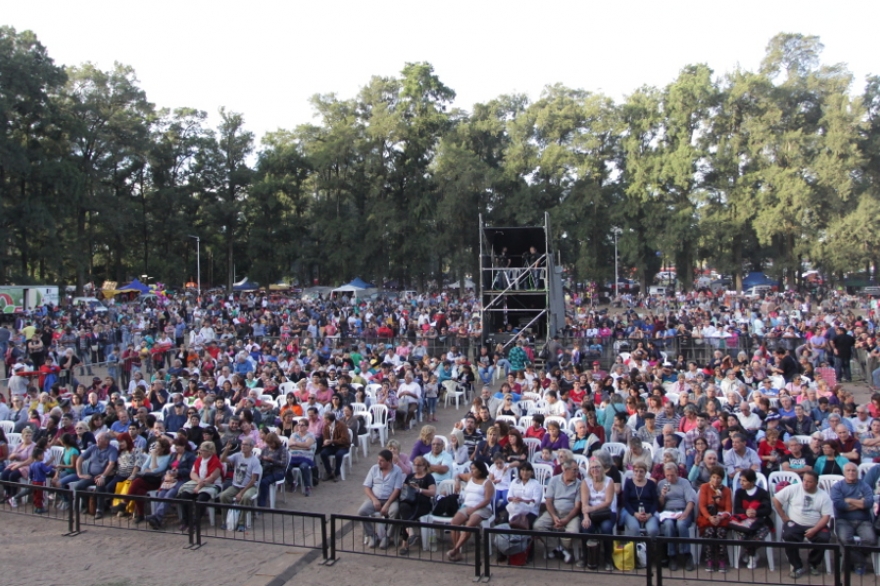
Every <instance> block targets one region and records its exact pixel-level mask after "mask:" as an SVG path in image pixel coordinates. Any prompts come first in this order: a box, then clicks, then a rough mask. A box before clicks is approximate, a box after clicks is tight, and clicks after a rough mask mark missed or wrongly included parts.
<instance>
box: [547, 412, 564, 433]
mask: <svg viewBox="0 0 880 586" xmlns="http://www.w3.org/2000/svg"><path fill="white" fill-rule="evenodd" d="M554 421H555V422H556V424H557V425H559V430H560V431H565V427H566V425H567V424H568V421H566V420H565V417H560V416H559V415H548V416H547V417H545V418H544V427H547V426H548V425H550V423H551V422H554Z"/></svg>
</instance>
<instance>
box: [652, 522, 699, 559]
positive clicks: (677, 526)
mask: <svg viewBox="0 0 880 586" xmlns="http://www.w3.org/2000/svg"><path fill="white" fill-rule="evenodd" d="M693 524H694V515H693V513H691V514H690V515H688V516H687V517H686V518H684V519H680V520H677V521H673V520H672V519H666V520H665V521H663V522H662V523H661V524H660V527H661V529H662V530H663V535H664V536H666V537H690V535H691V534H690V527H691V525H693ZM666 548H667V550H666V553H667V554H668V555H670V556H674V555H675V544H674V543H670V544H669V545H667V546H666ZM690 552H691V546H690V545H688V544H687V543H679V544H678V553H680V554H686V553H690Z"/></svg>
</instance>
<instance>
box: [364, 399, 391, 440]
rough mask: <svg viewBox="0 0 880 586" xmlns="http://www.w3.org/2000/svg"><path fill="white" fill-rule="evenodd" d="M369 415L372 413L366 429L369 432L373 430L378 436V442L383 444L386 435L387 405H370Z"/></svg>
mask: <svg viewBox="0 0 880 586" xmlns="http://www.w3.org/2000/svg"><path fill="white" fill-rule="evenodd" d="M370 415H372V422H371V423H370V426H369V427H368V428H367V429H368V430H370V432H371V433H372V432H374V431H375V432H376V433H377V434H378V436H379V444H380V445H382V446H384V445H385V440H386V438H387V437H388V407H386V406H385V405H371V406H370ZM371 441H372V439H371Z"/></svg>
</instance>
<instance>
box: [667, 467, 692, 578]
mask: <svg viewBox="0 0 880 586" xmlns="http://www.w3.org/2000/svg"><path fill="white" fill-rule="evenodd" d="M663 475H664V476H665V478H664V479H663V480H661V481H660V483H659V484H658V485H657V490H658V491H659V499H660V510H661V511H662V513H661V514H660V517H659V518H660V529H661V531H662V532H663V535H665V536H666V537H689V536H690V526H691V525H692V524H693V522H694V518H693V512H694V508H695V507H696V506H697V493H696V492H695V491H694V489H693V487H692V486H691V483H690V482H688V481H687V480H685V479H684V478H681V477H680V476H679V475H678V465H677V464H675V463H673V462H667V463H666V464H664V465H663ZM666 555H667V556H668V557H669V569H670V571H672V572H675V571H677V570H678V568H679V566H681V565H684V569H685V570H687V571H688V572H692V571H693V570H694V559H693V556H691V554H690V545H688V544H687V543H681V544H677V545H676V544H675V543H670V544H668V545H667V550H666Z"/></svg>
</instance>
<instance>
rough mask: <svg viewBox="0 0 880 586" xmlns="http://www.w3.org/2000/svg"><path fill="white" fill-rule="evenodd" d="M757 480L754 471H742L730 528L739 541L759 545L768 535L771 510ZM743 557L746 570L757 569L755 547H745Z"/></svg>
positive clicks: (734, 499) (767, 494)
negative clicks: (735, 533)
mask: <svg viewBox="0 0 880 586" xmlns="http://www.w3.org/2000/svg"><path fill="white" fill-rule="evenodd" d="M757 479H758V476H757V474H756V473H755V471H754V470H751V469H748V470H743V471H742V472H741V473H740V475H739V488H738V489H736V494H735V495H734V497H733V517H732V519H731V522H732V523H733V525H730V528H731V529H733V530H735V531H736V532H737V533H738V534H739V536H740V539H742V540H743V541H746V542H751V543H753V544H757V543H761V542H762V541H764V539H765V538H766V537H767V534H769V533H770V527H771V525H772V522H773V521H772V513H773V508H772V506H771V504H770V494H769V493H768V492H767V491H766V490H764V489H763V488H761V487H760V486H758V485H757V484H756V481H757ZM744 547H745V555H746V557H747V558H748V568H749V569H750V570H754V569H755V568H757V567H758V558H757V550H758V548H757V546H756V545H746V546H744Z"/></svg>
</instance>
